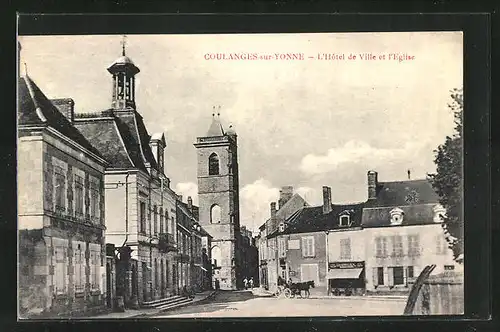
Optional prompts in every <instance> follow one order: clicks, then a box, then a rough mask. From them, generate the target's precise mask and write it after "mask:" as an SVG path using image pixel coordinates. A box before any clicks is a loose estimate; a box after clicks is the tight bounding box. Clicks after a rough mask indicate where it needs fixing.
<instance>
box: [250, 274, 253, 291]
mask: <svg viewBox="0 0 500 332" xmlns="http://www.w3.org/2000/svg"><path fill="white" fill-rule="evenodd" d="M250 288H251V289H253V277H250Z"/></svg>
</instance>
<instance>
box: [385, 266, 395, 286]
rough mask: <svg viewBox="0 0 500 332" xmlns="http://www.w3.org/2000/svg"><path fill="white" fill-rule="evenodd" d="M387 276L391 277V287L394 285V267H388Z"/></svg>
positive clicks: (389, 281)
mask: <svg viewBox="0 0 500 332" xmlns="http://www.w3.org/2000/svg"><path fill="white" fill-rule="evenodd" d="M387 276H388V278H389V280H388V285H389V287H392V286H394V269H393V268H392V267H390V268H388V269H387Z"/></svg>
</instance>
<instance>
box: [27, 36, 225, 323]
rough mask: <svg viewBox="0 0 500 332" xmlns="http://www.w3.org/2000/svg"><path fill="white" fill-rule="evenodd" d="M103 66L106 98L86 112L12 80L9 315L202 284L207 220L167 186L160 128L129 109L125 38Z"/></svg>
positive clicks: (52, 311) (131, 74) (53, 311)
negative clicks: (15, 300)
mask: <svg viewBox="0 0 500 332" xmlns="http://www.w3.org/2000/svg"><path fill="white" fill-rule="evenodd" d="M20 49H21V46H20V45H19V51H20ZM18 69H19V68H18ZM107 70H108V72H109V73H110V74H111V77H112V89H111V91H112V98H111V99H112V103H111V107H110V108H109V109H107V110H104V111H100V112H95V113H75V103H74V101H73V100H72V99H71V98H63V99H52V100H50V99H48V98H47V97H46V96H45V95H44V93H43V92H42V91H41V90H40V89H39V87H38V86H37V85H36V84H35V82H34V81H33V80H32V79H31V78H30V77H28V76H27V75H25V76H23V77H21V78H20V79H19V82H18V171H17V172H18V234H19V241H18V252H19V255H18V262H19V264H18V266H19V271H18V289H19V316H20V317H31V316H37V315H47V316H53V315H77V314H90V313H92V312H98V311H102V310H106V309H116V308H117V307H120V308H122V307H125V308H134V307H138V306H141V305H147V304H148V303H151V302H152V301H155V300H159V299H163V298H167V297H170V296H172V295H178V294H184V292H185V291H186V290H187V291H201V290H206V289H211V288H212V287H213V278H212V270H213V265H212V263H214V262H213V261H212V258H211V252H212V248H213V246H212V236H211V235H210V234H209V233H208V232H207V231H206V230H205V229H204V227H202V225H203V224H204V223H205V224H207V223H210V222H211V221H209V220H203V218H201V219H202V220H200V213H199V208H198V207H197V206H194V205H193V203H192V199H191V197H188V198H187V202H184V201H183V199H182V197H181V196H179V195H177V194H176V193H175V192H174V191H173V190H172V189H171V187H170V179H169V178H168V177H167V176H166V165H165V149H166V140H165V137H164V135H163V133H155V134H152V135H150V134H149V133H148V131H147V129H146V126H145V124H144V121H143V118H142V116H141V114H140V113H139V112H138V111H137V109H136V104H135V75H136V74H137V73H138V72H139V68H138V67H136V66H135V64H134V63H133V62H132V60H131V59H130V58H129V57H127V56H126V55H125V49H124V50H123V53H122V56H121V57H119V58H118V59H117V60H116V61H115V62H113V63H112V65H111V66H109V68H108V69H107ZM215 263H216V262H215ZM215 267H217V264H216V266H215Z"/></svg>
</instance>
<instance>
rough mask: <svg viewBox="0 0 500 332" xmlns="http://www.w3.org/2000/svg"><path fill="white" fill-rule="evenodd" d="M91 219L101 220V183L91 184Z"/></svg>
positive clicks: (93, 182)
mask: <svg viewBox="0 0 500 332" xmlns="http://www.w3.org/2000/svg"><path fill="white" fill-rule="evenodd" d="M97 181H99V180H97ZM90 217H91V218H94V219H95V218H99V183H98V182H97V183H96V182H95V181H92V182H90Z"/></svg>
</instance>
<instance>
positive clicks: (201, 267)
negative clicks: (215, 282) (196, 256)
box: [194, 264, 208, 272]
mask: <svg viewBox="0 0 500 332" xmlns="http://www.w3.org/2000/svg"><path fill="white" fill-rule="evenodd" d="M194 265H196V266H198V267H199V268H200V269H202V270H203V271H205V272H208V270H207V269H205V268H204V267H203V266H201V265H200V264H194Z"/></svg>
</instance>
